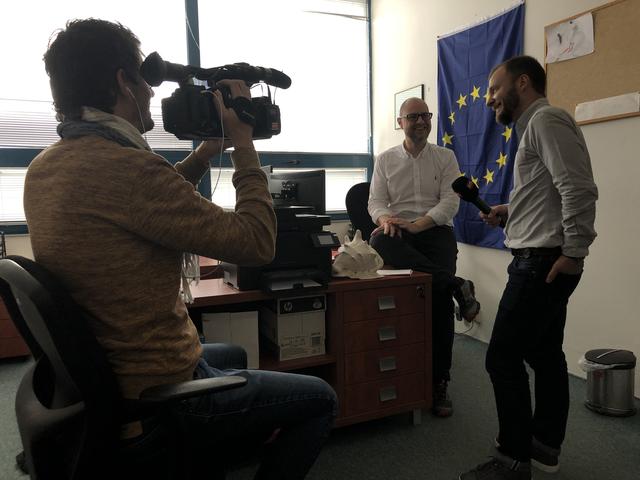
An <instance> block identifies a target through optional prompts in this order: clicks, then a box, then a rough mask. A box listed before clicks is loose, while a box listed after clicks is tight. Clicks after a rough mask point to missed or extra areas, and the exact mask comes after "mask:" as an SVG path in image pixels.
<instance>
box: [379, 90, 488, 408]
mask: <svg viewBox="0 0 640 480" xmlns="http://www.w3.org/2000/svg"><path fill="white" fill-rule="evenodd" d="M431 116H432V114H431V112H429V107H428V106H427V104H426V103H425V102H424V101H423V100H422V99H420V98H409V99H407V100H405V101H404V103H403V104H402V106H401V107H400V117H399V118H398V124H399V125H400V126H401V127H402V129H403V130H404V134H405V139H404V142H403V143H402V144H401V145H397V146H395V147H393V148H391V149H389V150H387V151H385V152H383V153H382V154H380V156H379V157H378V158H377V160H376V163H375V167H374V170H373V178H372V180H371V191H370V195H369V214H370V215H371V218H372V219H373V221H374V222H375V223H376V224H377V225H378V228H376V229H375V230H374V231H373V233H372V234H371V240H370V243H371V246H372V247H373V248H374V249H375V250H376V251H377V252H378V253H379V254H380V256H381V257H382V258H383V260H384V262H385V264H387V265H393V266H394V267H396V268H412V269H414V270H419V271H422V272H427V273H430V274H431V275H432V276H433V294H432V298H433V307H432V321H433V413H434V414H435V415H437V416H439V417H448V416H450V415H451V414H452V413H453V405H452V402H451V400H450V398H449V396H448V395H447V384H448V382H449V380H450V377H449V370H450V368H451V357H452V350H453V332H454V326H453V323H454V320H453V312H454V308H453V300H452V298H451V297H452V295H454V296H455V297H456V300H457V301H458V304H459V306H460V313H461V314H462V316H463V317H464V318H465V319H467V320H468V321H472V320H473V318H474V317H475V316H476V315H477V314H478V311H479V310H480V304H479V303H478V302H477V301H476V299H475V297H474V286H473V283H472V282H470V281H469V280H464V279H462V278H460V277H456V276H455V272H456V258H457V253H458V248H457V244H456V238H455V236H454V234H453V227H452V219H453V216H454V215H455V214H456V213H457V212H458V206H459V203H460V200H459V199H458V197H457V195H456V194H455V193H454V192H453V191H452V190H451V182H452V181H453V180H454V179H455V178H457V177H458V176H459V175H460V170H459V169H458V162H457V161H456V157H455V154H454V153H453V151H451V150H448V149H446V148H442V147H439V146H437V145H432V144H430V143H428V142H427V137H428V136H429V132H431Z"/></svg>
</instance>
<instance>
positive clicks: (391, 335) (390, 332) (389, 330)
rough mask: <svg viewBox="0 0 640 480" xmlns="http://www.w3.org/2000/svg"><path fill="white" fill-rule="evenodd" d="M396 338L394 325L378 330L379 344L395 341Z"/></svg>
mask: <svg viewBox="0 0 640 480" xmlns="http://www.w3.org/2000/svg"><path fill="white" fill-rule="evenodd" d="M396 338H398V337H397V335H396V327H395V326H394V325H391V326H389V327H380V328H378V340H380V341H381V342H386V341H389V340H395V339H396Z"/></svg>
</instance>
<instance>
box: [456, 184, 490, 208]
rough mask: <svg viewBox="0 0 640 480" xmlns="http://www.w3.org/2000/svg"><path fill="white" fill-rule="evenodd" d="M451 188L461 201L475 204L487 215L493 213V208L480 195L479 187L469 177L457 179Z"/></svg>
mask: <svg viewBox="0 0 640 480" xmlns="http://www.w3.org/2000/svg"><path fill="white" fill-rule="evenodd" d="M451 188H453V191H454V192H456V193H457V194H458V196H459V197H460V198H461V199H463V200H465V201H467V202H471V203H473V204H474V205H475V206H476V207H478V208H479V209H480V211H481V212H482V213H484V214H485V215H489V214H490V213H491V207H490V206H489V205H487V202H485V201H484V200H483V199H481V198H480V196H479V195H478V187H476V184H475V183H473V182H472V181H471V180H469V179H468V178H467V177H458V178H456V179H455V180H454V182H453V183H452V184H451Z"/></svg>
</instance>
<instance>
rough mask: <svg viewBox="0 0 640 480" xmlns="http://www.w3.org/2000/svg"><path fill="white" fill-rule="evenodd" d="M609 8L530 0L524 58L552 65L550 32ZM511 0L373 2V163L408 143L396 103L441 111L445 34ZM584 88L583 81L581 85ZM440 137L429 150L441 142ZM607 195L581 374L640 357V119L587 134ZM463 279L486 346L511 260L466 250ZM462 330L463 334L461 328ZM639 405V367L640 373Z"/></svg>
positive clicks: (588, 287) (584, 303) (585, 290)
mask: <svg viewBox="0 0 640 480" xmlns="http://www.w3.org/2000/svg"><path fill="white" fill-rule="evenodd" d="M603 3H606V2H603V1H602V0H563V1H552V0H527V2H526V7H525V8H526V13H525V45H524V49H525V51H524V53H526V54H528V55H532V56H534V57H536V58H537V59H538V60H540V61H541V62H542V61H543V60H544V58H543V56H544V26H545V25H548V24H550V23H553V22H555V21H558V20H561V19H563V18H566V17H568V16H571V15H574V14H577V13H580V12H583V11H585V10H587V9H589V8H593V7H595V6H598V5H601V4H603ZM513 4H514V2H513V1H512V0H483V1H481V2H480V1H477V0H450V1H448V2H444V1H441V0H372V34H373V48H372V54H373V61H372V68H373V125H374V128H373V146H374V154H378V153H380V152H381V151H383V150H385V149H386V148H389V147H391V146H393V145H396V144H398V143H400V142H401V141H402V138H403V137H402V132H401V131H400V130H394V129H393V122H394V119H393V116H394V113H393V94H394V93H395V92H398V91H400V90H404V89H405V88H408V87H411V86H414V85H417V84H420V83H423V84H424V85H425V99H426V101H427V103H428V104H429V107H430V109H431V111H433V112H435V113H436V114H437V113H438V112H437V49H436V41H437V36H438V35H443V34H447V33H450V32H452V31H454V30H457V29H459V28H460V27H464V26H468V25H471V24H474V23H476V22H478V21H479V20H480V19H482V18H486V17H488V16H492V15H494V14H496V13H498V12H500V11H501V10H504V9H506V8H508V7H510V6H512V5H513ZM576 81H580V79H576ZM435 130H436V129H435V128H434V131H433V132H432V133H431V137H430V141H431V142H433V143H436V131H435ZM582 130H583V132H584V135H585V138H586V140H587V144H588V147H589V151H590V153H591V160H592V164H593V171H594V176H595V179H596V183H597V184H598V188H599V192H600V200H599V201H598V204H597V220H596V229H597V231H598V233H599V235H598V238H597V239H596V241H595V243H594V244H593V246H592V248H591V254H590V256H589V257H588V258H587V260H586V265H585V273H584V275H583V278H582V281H581V283H580V285H579V286H578V289H577V290H576V292H575V293H574V295H573V296H572V297H571V300H570V302H569V313H568V317H567V327H566V330H565V353H566V356H567V362H568V364H569V369H570V371H571V372H572V373H574V374H577V375H580V376H584V373H583V372H582V371H581V370H580V369H579V367H578V365H577V361H578V359H579V358H580V357H581V356H582V355H583V354H584V352H585V351H587V350H590V349H593V348H607V347H616V348H624V349H629V350H632V351H634V352H635V353H636V355H637V356H639V355H640V318H638V317H639V316H640V308H639V305H640V303H639V300H638V299H639V298H640V290H639V288H638V284H639V283H640V282H639V279H638V276H639V274H640V268H639V267H640V260H639V259H638V253H637V251H636V250H635V248H634V246H635V245H637V243H638V238H640V222H638V216H639V214H638V213H637V212H638V208H639V207H638V205H639V204H640V202H638V200H639V199H640V195H639V194H638V191H639V189H638V188H637V185H636V183H637V178H639V177H640V162H638V152H639V151H640V135H639V132H640V118H639V117H635V118H631V119H624V120H618V121H612V122H605V123H600V124H594V125H589V126H585V127H583V129H582ZM458 247H459V250H460V253H459V256H458V272H459V274H460V275H461V276H463V277H466V278H470V279H472V280H473V281H474V283H475V284H476V288H477V296H478V299H479V301H480V302H481V304H482V310H481V313H480V315H479V319H480V321H481V324H480V325H478V326H477V327H474V329H473V330H472V331H471V332H470V333H471V334H472V335H473V336H475V337H477V338H479V339H481V340H484V341H487V340H488V339H489V337H490V335H491V329H492V327H493V319H494V318H495V314H496V310H497V306H498V301H499V299H500V295H501V294H502V289H503V287H504V284H505V283H506V278H507V275H506V267H507V264H508V262H509V261H510V259H511V256H510V254H509V253H507V252H502V251H497V250H491V249H485V248H478V247H473V246H469V245H463V244H459V245H458ZM458 327H459V328H461V326H458ZM636 396H640V368H637V369H636Z"/></svg>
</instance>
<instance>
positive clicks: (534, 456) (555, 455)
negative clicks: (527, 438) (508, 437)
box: [495, 437, 560, 473]
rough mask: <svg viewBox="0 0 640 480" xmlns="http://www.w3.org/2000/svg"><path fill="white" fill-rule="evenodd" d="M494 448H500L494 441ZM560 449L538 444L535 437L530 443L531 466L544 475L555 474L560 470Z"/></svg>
mask: <svg viewBox="0 0 640 480" xmlns="http://www.w3.org/2000/svg"><path fill="white" fill-rule="evenodd" d="M495 445H496V448H498V449H499V448H500V443H498V439H497V438H496V439H495ZM559 457H560V449H558V448H553V447H549V446H547V445H545V444H544V443H542V442H540V441H539V440H538V439H537V438H536V437H533V440H532V441H531V466H532V467H535V468H537V469H538V470H540V471H542V472H546V473H557V472H558V471H559V470H560V458H559Z"/></svg>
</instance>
